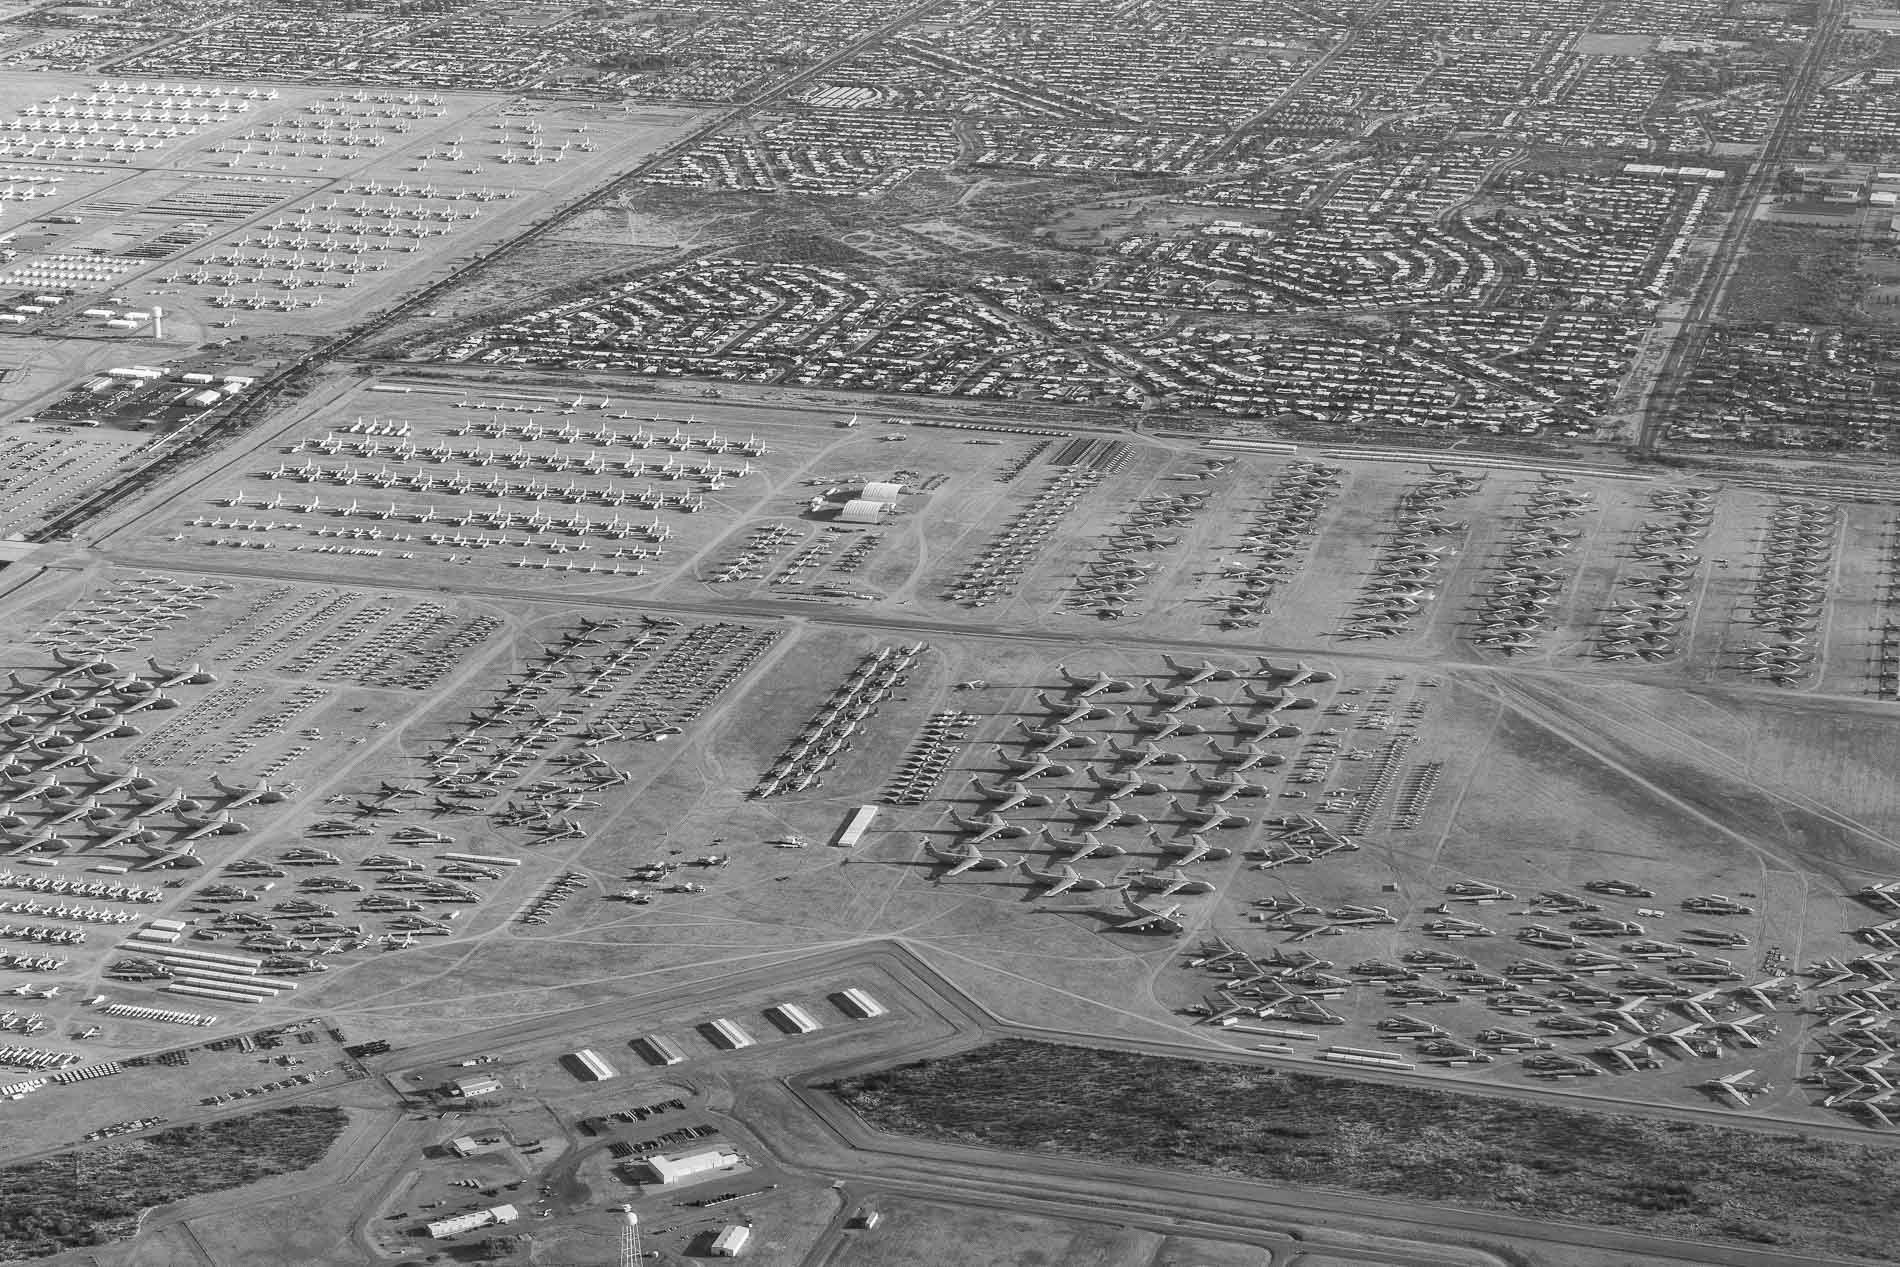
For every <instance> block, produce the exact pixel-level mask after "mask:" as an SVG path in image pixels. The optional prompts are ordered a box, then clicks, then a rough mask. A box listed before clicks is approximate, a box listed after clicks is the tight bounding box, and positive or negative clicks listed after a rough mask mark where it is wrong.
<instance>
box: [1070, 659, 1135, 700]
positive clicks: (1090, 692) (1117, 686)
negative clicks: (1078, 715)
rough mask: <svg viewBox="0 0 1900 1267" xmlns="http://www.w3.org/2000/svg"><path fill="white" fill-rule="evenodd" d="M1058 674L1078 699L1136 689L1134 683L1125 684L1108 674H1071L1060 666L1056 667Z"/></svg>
mask: <svg viewBox="0 0 1900 1267" xmlns="http://www.w3.org/2000/svg"><path fill="white" fill-rule="evenodd" d="M1056 672H1057V673H1060V674H1061V675H1062V676H1063V677H1064V678H1065V679H1067V681H1068V683H1069V686H1070V687H1071V688H1072V689H1073V690H1074V692H1075V695H1076V697H1077V698H1078V699H1088V698H1090V697H1091V696H1095V695H1100V694H1102V693H1103V692H1105V691H1132V690H1134V689H1135V686H1134V683H1132V682H1124V681H1123V680H1122V679H1120V678H1115V677H1110V676H1109V675H1108V674H1106V673H1096V674H1093V675H1085V674H1080V673H1071V672H1069V670H1068V669H1067V668H1066V667H1064V666H1063V665H1060V664H1058V665H1057V666H1056Z"/></svg>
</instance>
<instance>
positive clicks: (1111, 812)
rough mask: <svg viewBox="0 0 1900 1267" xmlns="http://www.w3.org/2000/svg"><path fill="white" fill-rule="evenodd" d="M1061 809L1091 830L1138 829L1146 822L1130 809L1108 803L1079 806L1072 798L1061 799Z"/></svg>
mask: <svg viewBox="0 0 1900 1267" xmlns="http://www.w3.org/2000/svg"><path fill="white" fill-rule="evenodd" d="M1062 804H1063V807H1064V808H1066V809H1067V810H1068V811H1069V812H1070V813H1071V814H1074V815H1075V817H1076V820H1077V821H1078V822H1082V823H1086V824H1087V825H1088V827H1089V828H1090V829H1091V830H1099V829H1101V828H1103V827H1124V826H1126V827H1140V826H1142V825H1143V824H1145V823H1146V822H1147V821H1148V820H1147V819H1146V818H1145V817H1143V816H1142V815H1140V814H1137V813H1135V811H1133V810H1131V809H1123V808H1122V807H1121V806H1120V805H1118V804H1116V803H1114V802H1112V801H1110V802H1104V803H1103V804H1100V805H1079V804H1077V803H1076V800H1075V798H1074V797H1072V796H1065V797H1063V798H1062Z"/></svg>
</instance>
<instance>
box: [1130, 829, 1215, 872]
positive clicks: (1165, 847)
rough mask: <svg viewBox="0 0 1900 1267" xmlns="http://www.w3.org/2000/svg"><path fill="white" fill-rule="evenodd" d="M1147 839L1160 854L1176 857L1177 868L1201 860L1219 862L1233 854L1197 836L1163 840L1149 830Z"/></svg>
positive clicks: (1159, 834) (1158, 834)
mask: <svg viewBox="0 0 1900 1267" xmlns="http://www.w3.org/2000/svg"><path fill="white" fill-rule="evenodd" d="M1148 839H1149V841H1150V842H1151V843H1152V844H1153V845H1154V847H1155V848H1156V849H1158V850H1160V851H1161V852H1162V853H1167V854H1174V855H1176V857H1175V861H1174V865H1175V866H1177V867H1185V866H1187V865H1188V864H1189V863H1192V862H1199V861H1201V860H1202V859H1203V858H1205V859H1207V860H1208V861H1209V862H1219V861H1220V860H1221V859H1222V858H1229V857H1232V856H1233V852H1234V851H1233V850H1231V849H1229V848H1227V847H1226V846H1225V845H1210V844H1209V843H1207V840H1206V838H1205V837H1203V836H1200V835H1199V834H1196V835H1192V836H1189V837H1187V838H1186V839H1185V840H1163V839H1162V838H1161V833H1160V832H1158V831H1154V830H1152V829H1151V830H1150V831H1149V833H1148Z"/></svg>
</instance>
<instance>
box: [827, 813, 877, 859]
mask: <svg viewBox="0 0 1900 1267" xmlns="http://www.w3.org/2000/svg"><path fill="white" fill-rule="evenodd" d="M876 817H877V806H875V805H860V806H858V807H857V808H856V809H854V810H852V811H851V817H850V818H848V819H846V820H845V824H844V826H843V827H842V828H840V829H839V831H838V836H837V839H835V840H833V841H832V842H831V843H832V844H834V845H836V846H837V847H838V848H840V849H853V848H856V847H857V844H858V842H859V841H860V840H863V839H864V833H865V831H866V830H867V829H869V827H870V826H871V820H872V819H874V818H876Z"/></svg>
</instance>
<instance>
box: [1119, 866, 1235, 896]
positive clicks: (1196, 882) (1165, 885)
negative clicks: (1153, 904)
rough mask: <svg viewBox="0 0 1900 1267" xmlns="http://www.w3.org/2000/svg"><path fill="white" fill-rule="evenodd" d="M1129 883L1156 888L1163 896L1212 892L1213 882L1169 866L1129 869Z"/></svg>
mask: <svg viewBox="0 0 1900 1267" xmlns="http://www.w3.org/2000/svg"><path fill="white" fill-rule="evenodd" d="M1127 874H1128V878H1129V883H1131V884H1133V885H1135V886H1136V887H1138V888H1143V889H1157V890H1159V891H1160V894H1161V896H1162V897H1164V898H1168V897H1173V896H1174V895H1175V894H1176V893H1212V892H1213V891H1214V882H1213V881H1212V880H1202V879H1198V878H1196V877H1194V876H1190V875H1186V874H1184V873H1183V872H1182V871H1181V870H1180V868H1179V867H1170V868H1169V869H1168V870H1166V871H1131V872H1128V873H1127Z"/></svg>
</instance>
